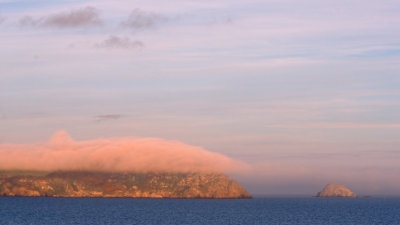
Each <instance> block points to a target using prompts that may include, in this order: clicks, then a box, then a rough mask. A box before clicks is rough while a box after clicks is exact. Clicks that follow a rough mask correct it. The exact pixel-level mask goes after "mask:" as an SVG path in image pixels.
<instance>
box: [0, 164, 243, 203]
mask: <svg viewBox="0 0 400 225" xmlns="http://www.w3.org/2000/svg"><path fill="white" fill-rule="evenodd" d="M0 195H1V196H32V197H33V196H46V197H125V198H251V196H250V194H249V193H248V192H247V191H246V190H245V189H244V188H243V187H242V186H241V185H239V184H238V183H237V182H236V181H235V180H233V179H231V178H229V177H228V176H226V175H223V174H215V173H209V174H202V173H133V172H124V173H108V172H87V171H68V172H67V171H58V172H37V171H30V172H29V171H2V172H0Z"/></svg>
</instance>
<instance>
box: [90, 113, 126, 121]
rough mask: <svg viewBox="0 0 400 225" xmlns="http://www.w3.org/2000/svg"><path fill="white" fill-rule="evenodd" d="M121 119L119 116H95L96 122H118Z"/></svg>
mask: <svg viewBox="0 0 400 225" xmlns="http://www.w3.org/2000/svg"><path fill="white" fill-rule="evenodd" d="M121 117H122V115H120V114H106V115H99V116H96V122H103V121H107V120H118V119H120V118H121Z"/></svg>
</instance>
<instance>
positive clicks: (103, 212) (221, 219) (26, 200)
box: [0, 197, 400, 225]
mask: <svg viewBox="0 0 400 225" xmlns="http://www.w3.org/2000/svg"><path fill="white" fill-rule="evenodd" d="M7 224H10V225H11V224H40V225H45V224H95V225H101V224H174V225H175V224H185V225H186V224H188V225H189V224H218V225H224V224H273V225H280V224H299V225H317V224H324V225H325V224H326V225H330V224H338V225H339V224H340V225H346V224H379V225H390V224H400V198H312V197H307V198H304V197H255V198H253V199H226V200H217V199H130V198H45V197H43V198H41V197H0V225H7Z"/></svg>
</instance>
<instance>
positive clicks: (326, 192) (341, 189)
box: [316, 184, 357, 198]
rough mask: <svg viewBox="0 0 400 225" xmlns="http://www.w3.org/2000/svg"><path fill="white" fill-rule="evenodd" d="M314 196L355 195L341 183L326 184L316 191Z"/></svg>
mask: <svg viewBox="0 0 400 225" xmlns="http://www.w3.org/2000/svg"><path fill="white" fill-rule="evenodd" d="M316 197H351V198H356V197H357V195H356V194H355V193H353V192H352V191H350V190H349V189H348V188H346V187H345V186H344V185H342V184H327V185H326V186H325V188H324V189H323V190H322V191H320V192H318V193H317V195H316Z"/></svg>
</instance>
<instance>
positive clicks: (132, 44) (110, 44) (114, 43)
mask: <svg viewBox="0 0 400 225" xmlns="http://www.w3.org/2000/svg"><path fill="white" fill-rule="evenodd" d="M96 47H98V48H110V49H111V48H113V49H135V48H136V49H137V48H143V47H144V44H143V42H141V41H132V40H130V38H128V37H118V36H114V35H111V36H110V37H108V38H107V39H106V40H104V41H102V42H101V43H99V44H96Z"/></svg>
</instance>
